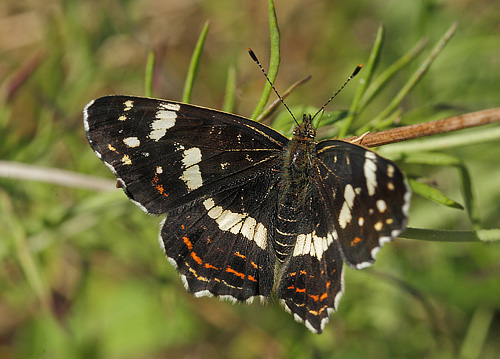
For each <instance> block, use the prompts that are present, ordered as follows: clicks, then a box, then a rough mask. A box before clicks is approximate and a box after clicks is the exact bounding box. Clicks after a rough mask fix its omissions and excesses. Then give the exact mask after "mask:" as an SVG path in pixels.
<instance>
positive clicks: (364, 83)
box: [339, 26, 384, 138]
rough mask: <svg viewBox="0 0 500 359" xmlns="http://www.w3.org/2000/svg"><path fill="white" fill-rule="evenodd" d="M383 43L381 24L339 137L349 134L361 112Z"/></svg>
mask: <svg viewBox="0 0 500 359" xmlns="http://www.w3.org/2000/svg"><path fill="white" fill-rule="evenodd" d="M383 43H384V27H383V26H379V28H378V31H377V36H376V37H375V43H374V44H373V49H372V51H371V53H370V57H369V58H368V62H367V63H366V65H364V66H363V72H364V78H363V79H362V80H361V81H360V82H361V85H360V86H359V87H358V90H357V91H356V93H355V95H354V98H353V99H352V103H351V106H350V107H349V115H348V116H347V118H346V119H345V121H344V124H343V125H342V128H341V129H340V131H339V138H342V137H345V136H346V135H347V133H348V131H349V128H350V127H351V124H352V121H354V119H355V118H356V116H357V115H358V113H359V101H360V100H361V98H362V97H363V95H364V93H365V91H366V89H367V87H368V85H369V84H370V82H371V78H372V75H373V72H374V70H375V67H376V65H377V63H378V59H379V56H380V50H381V48H382V44H383Z"/></svg>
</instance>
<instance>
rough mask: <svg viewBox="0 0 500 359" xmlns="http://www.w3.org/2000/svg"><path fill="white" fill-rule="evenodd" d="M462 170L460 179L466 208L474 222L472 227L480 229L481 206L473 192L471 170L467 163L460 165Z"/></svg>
mask: <svg viewBox="0 0 500 359" xmlns="http://www.w3.org/2000/svg"><path fill="white" fill-rule="evenodd" d="M458 169H459V171H460V180H461V182H462V193H463V196H464V200H465V209H466V210H467V214H468V215H469V219H470V221H471V222H472V228H474V229H480V228H481V220H480V218H479V208H478V206H477V202H476V197H475V196H474V193H473V192H472V182H471V179H470V174H469V170H468V169H467V167H466V166H465V165H463V164H462V165H461V166H458Z"/></svg>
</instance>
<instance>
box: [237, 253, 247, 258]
mask: <svg viewBox="0 0 500 359" xmlns="http://www.w3.org/2000/svg"><path fill="white" fill-rule="evenodd" d="M234 255H235V256H236V257H240V258H243V259H247V257H245V256H244V255H243V254H241V253H240V252H236V253H235V254H234Z"/></svg>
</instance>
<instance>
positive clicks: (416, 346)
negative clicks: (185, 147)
mask: <svg viewBox="0 0 500 359" xmlns="http://www.w3.org/2000/svg"><path fill="white" fill-rule="evenodd" d="M275 5H276V12H277V16H278V21H279V25H280V30H281V50H282V62H281V67H280V72H279V74H278V79H277V81H276V87H277V88H278V89H281V90H282V91H283V89H285V88H287V87H288V86H289V85H290V84H291V83H293V82H294V81H297V80H299V79H300V78H303V77H305V76H307V75H309V74H312V76H313V77H312V79H311V81H310V82H309V83H307V84H305V85H303V86H302V87H300V88H298V89H297V90H296V91H295V93H293V94H292V95H291V96H290V97H289V98H288V99H287V103H288V104H289V105H290V106H298V105H311V106H321V105H322V104H323V103H324V102H325V101H326V99H327V98H328V97H329V96H330V94H331V93H332V92H333V91H334V90H336V89H337V88H338V87H339V86H340V84H341V83H342V82H343V81H344V80H345V79H346V78H347V76H348V75H349V74H350V73H351V72H352V70H353V69H354V67H355V66H356V65H357V64H358V63H361V62H366V61H367V59H368V55H369V53H370V50H371V47H372V45H373V42H374V39H375V34H376V32H377V28H378V27H379V25H380V24H383V25H384V26H385V30H386V31H385V42H384V44H383V49H382V55H381V58H380V61H379V67H378V69H379V70H378V71H381V70H380V69H384V68H386V67H387V66H388V65H390V64H392V63H393V62H394V61H396V60H397V59H398V58H400V57H401V56H402V55H403V54H405V53H406V52H407V51H408V50H409V49H410V48H411V47H412V46H413V45H414V44H415V43H417V41H418V40H420V39H421V38H423V37H426V38H428V39H429V42H428V45H427V47H426V49H425V50H424V52H423V54H422V55H421V56H420V57H419V59H418V61H417V62H414V63H412V64H411V65H410V66H409V67H408V68H405V69H404V70H403V71H401V72H400V73H398V74H397V75H396V76H395V77H394V79H392V81H391V83H390V84H389V86H388V87H387V88H386V89H384V91H383V92H382V93H380V94H379V95H378V96H377V98H376V100H375V101H374V102H373V103H372V104H371V106H370V107H369V109H368V111H366V112H365V114H364V116H367V117H368V119H369V117H370V113H372V114H373V115H375V114H378V112H379V111H380V110H381V109H382V108H384V107H385V106H386V105H387V104H388V103H389V102H390V101H391V99H392V98H393V97H394V95H395V94H396V93H397V91H398V89H399V88H400V87H401V86H402V85H403V84H404V83H405V82H406V81H407V79H408V77H409V76H410V75H411V73H412V72H413V71H415V69H416V68H417V66H418V63H419V62H421V61H423V60H424V59H425V56H426V55H428V53H429V51H430V49H431V48H432V46H433V45H434V43H435V42H436V41H437V40H438V39H439V38H440V37H441V36H442V35H443V34H444V32H445V31H446V30H447V29H448V28H449V27H450V25H451V24H452V23H453V22H454V21H458V22H459V29H458V31H457V33H456V34H455V36H454V38H453V39H452V40H451V42H450V43H449V44H448V45H447V47H446V48H445V49H444V51H443V52H442V53H441V54H440V56H439V57H438V59H437V60H436V62H435V63H434V64H433V65H432V67H431V69H430V71H429V72H428V73H427V75H426V76H425V78H424V79H423V80H422V82H421V83H420V84H419V85H418V86H417V87H416V88H415V90H414V91H413V92H412V93H411V94H410V96H409V97H407V98H406V99H405V101H404V102H403V104H402V109H403V110H404V111H405V112H404V113H403V116H402V118H401V123H402V124H406V123H414V122H425V121H428V120H431V119H437V118H443V117H445V114H446V115H454V114H461V113H467V112H471V111H477V110H482V109H487V108H492V107H497V106H499V104H500V3H499V2H498V1H497V0H480V1H478V0H474V1H472V0H460V1H451V0H449V1H446V0H421V1H412V0H408V1H395V0H384V1H382V0H361V1H355V2H354V1H347V0H339V1H321V0H318V1H311V2H304V1H297V0H276V4H275ZM267 14H268V13H267V2H266V1H255V0H241V1H229V0H219V1H201V0H198V1H194V0H182V1H179V0H165V1H161V0H128V1H118V0H106V1H75V0H73V1H71V0H68V1H62V0H50V1H43V2H41V1H35V0H31V1H28V0H25V1H14V0H2V2H1V3H0V160H8V161H14V162H19V163H23V164H28V165H30V164H31V165H39V166H47V167H52V168H59V169H65V170H70V171H74V172H76V173H81V174H88V175H91V176H95V178H96V179H97V178H100V179H102V178H105V179H108V180H110V183H111V184H112V183H113V179H114V177H113V175H112V174H111V173H110V172H109V170H108V169H107V168H106V167H105V166H103V165H102V163H101V162H100V161H99V159H98V158H97V157H96V156H95V155H94V153H93V152H92V151H91V149H90V147H89V146H88V144H87V141H86V138H85V133H84V130H83V125H82V109H83V107H84V106H85V104H86V103H87V102H89V101H90V100H91V99H93V98H95V97H98V96H101V95H105V94H113V93H119V94H130V95H142V94H144V69H145V64H146V61H147V55H148V52H149V51H155V53H156V72H155V76H154V78H153V80H154V81H153V92H154V96H155V97H161V98H167V99H172V100H180V98H181V94H182V90H183V84H184V78H185V76H186V72H187V68H188V63H189V60H190V57H191V54H192V51H193V49H194V46H195V44H196V41H197V38H198V36H199V34H200V31H201V29H202V27H203V24H204V23H205V21H207V20H210V24H211V26H210V30H209V33H208V37H207V41H206V44H205V50H204V53H203V57H202V61H201V64H200V69H199V74H198V78H197V80H196V82H195V88H194V92H193V97H192V103H194V104H198V105H202V106H207V107H212V108H221V105H222V103H223V100H224V91H225V86H226V78H227V73H228V68H229V67H230V66H234V68H235V69H236V79H237V81H236V84H237V90H236V99H235V109H234V112H235V113H238V114H241V115H243V116H249V115H250V114H251V112H252V109H253V108H254V106H255V104H256V102H257V100H258V98H259V96H260V92H261V90H262V87H263V85H264V81H265V80H264V78H263V77H262V75H261V73H260V71H259V69H258V68H257V67H256V65H255V64H254V63H253V62H252V60H251V59H250V58H249V56H248V54H247V51H246V49H247V47H251V48H252V49H253V50H254V51H255V52H256V54H257V55H258V56H259V58H260V59H261V61H262V63H263V64H264V66H265V67H267V64H268V60H269V25H268V17H267ZM359 77H360V79H362V78H363V75H362V74H361V75H360V76H359ZM358 85H359V81H353V83H352V84H350V85H349V86H348V87H347V88H346V89H345V90H344V91H343V92H342V94H341V95H340V96H339V97H338V98H337V99H336V100H335V101H334V103H333V105H331V106H330V107H331V108H335V109H345V108H348V107H349V103H350V100H351V99H352V96H353V94H354V92H355V90H356V88H357V86H358ZM280 111H282V108H280ZM299 116H300V114H299ZM361 120H362V119H361ZM490 127H491V128H498V125H496V127H495V126H490ZM466 131H474V130H466ZM472 133H473V132H472ZM387 147H389V146H387ZM442 153H444V154H449V155H452V156H455V157H457V158H460V159H461V160H462V161H463V163H464V164H465V166H466V167H467V168H468V170H469V171H470V175H471V181H472V189H473V192H474V194H475V198H476V201H477V203H478V207H479V214H480V218H481V228H500V219H499V213H500V166H499V164H500V146H499V144H498V141H496V142H491V141H485V142H484V143H481V144H474V145H468V144H467V143H464V145H463V146H459V147H455V148H452V149H448V150H444V151H442ZM403 169H404V170H405V171H406V172H407V173H408V174H409V175H411V176H414V177H419V178H425V179H426V181H428V183H431V184H432V185H433V186H435V187H436V188H438V189H439V190H441V191H442V192H443V193H445V194H446V195H447V196H449V197H450V198H453V199H454V200H456V201H458V202H460V203H462V204H463V197H462V194H461V190H460V188H461V185H460V177H459V173H458V171H457V170H456V169H455V168H452V167H440V166H424V165H412V166H410V165H408V166H403ZM49 172H50V171H49ZM35 177H36V175H35V174H33V177H32V178H35ZM160 220H161V218H153V217H148V216H146V215H145V214H144V213H142V211H141V210H140V209H138V208H137V207H136V206H134V205H133V204H132V203H131V202H130V201H129V200H128V199H127V198H126V196H125V195H124V194H123V193H122V191H120V190H111V191H96V190H88V189H84V188H79V186H78V185H76V186H61V185H57V184H54V183H42V182H38V181H33V180H19V179H16V178H13V177H8V176H7V177H5V176H4V177H0V359H3V358H14V357H19V358H146V357H149V358H367V357H370V358H392V357H398V358H422V357H427V358H457V357H459V358H497V357H498V355H499V353H500V344H499V339H500V315H499V313H500V312H499V308H500V247H499V245H498V242H496V243H495V242H494V243H490V244H487V243H439V242H425V241H412V240H406V239H397V240H396V241H395V242H394V243H392V244H389V245H387V246H386V247H384V249H383V250H382V251H381V252H380V253H379V256H378V258H377V262H376V264H375V266H374V267H372V268H369V269H366V270H362V271H354V270H351V269H346V293H345V295H344V297H343V299H342V301H341V303H340V308H339V312H338V313H336V314H335V315H334V316H333V317H332V318H331V321H330V323H329V324H328V325H327V327H326V329H325V331H324V333H323V334H322V335H319V336H318V335H314V334H311V333H310V332H309V331H308V330H307V329H306V328H305V327H304V326H303V325H301V324H298V323H295V322H294V320H293V318H292V317H291V316H290V315H289V314H287V313H285V312H284V310H283V309H282V308H281V307H280V306H279V305H278V303H277V302H276V300H274V299H273V300H272V301H271V302H270V303H269V305H267V306H262V305H260V304H259V303H254V304H252V305H249V306H246V305H231V304H229V303H227V302H219V301H218V300H216V299H207V298H202V299H195V298H193V297H192V296H191V295H190V294H188V293H186V291H185V290H184V287H183V285H182V283H181V281H180V279H179V277H178V275H177V274H176V272H175V270H174V269H173V268H172V267H171V266H170V265H169V264H168V263H167V261H166V260H165V258H164V255H163V253H162V250H161V249H160V247H159V245H158V242H157V240H156V238H157V236H158V233H157V232H158V224H159V222H160ZM409 225H410V226H412V227H419V228H430V229H454V230H467V229H470V228H471V224H470V221H469V219H468V217H467V215H466V213H465V211H460V210H457V209H452V208H447V207H444V206H442V205H438V204H436V203H433V202H430V201H428V200H425V199H422V198H418V197H417V196H414V200H413V203H412V208H411V217H410V224H409Z"/></svg>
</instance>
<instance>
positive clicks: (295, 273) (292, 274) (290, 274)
mask: <svg viewBox="0 0 500 359" xmlns="http://www.w3.org/2000/svg"><path fill="white" fill-rule="evenodd" d="M288 275H289V276H290V277H293V276H295V275H297V272H292V273H288Z"/></svg>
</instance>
